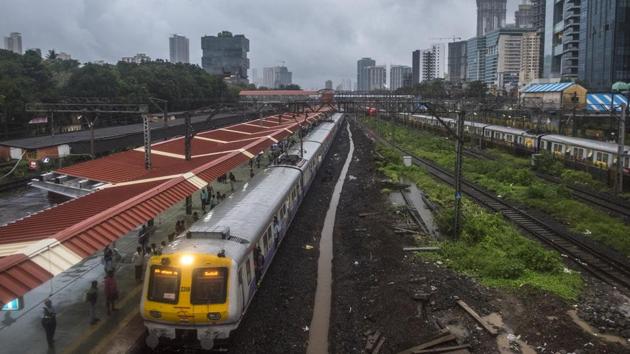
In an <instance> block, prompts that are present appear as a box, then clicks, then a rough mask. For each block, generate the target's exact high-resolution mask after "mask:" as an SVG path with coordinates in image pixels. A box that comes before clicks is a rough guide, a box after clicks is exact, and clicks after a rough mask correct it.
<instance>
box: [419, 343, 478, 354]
mask: <svg viewBox="0 0 630 354" xmlns="http://www.w3.org/2000/svg"><path fill="white" fill-rule="evenodd" d="M468 348H470V344H462V345H453V346H450V347H440V348H431V349H423V350H415V351H414V352H413V353H414V354H429V353H452V352H454V351H456V350H460V349H468Z"/></svg>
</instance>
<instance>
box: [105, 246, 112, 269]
mask: <svg viewBox="0 0 630 354" xmlns="http://www.w3.org/2000/svg"><path fill="white" fill-rule="evenodd" d="M103 265H104V266H105V273H107V272H109V271H111V270H113V269H114V251H112V249H111V248H109V245H107V246H105V249H104V250H103Z"/></svg>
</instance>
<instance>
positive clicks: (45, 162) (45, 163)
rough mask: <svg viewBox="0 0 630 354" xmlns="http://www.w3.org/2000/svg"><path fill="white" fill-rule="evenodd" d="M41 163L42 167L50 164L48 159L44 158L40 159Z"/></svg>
mask: <svg viewBox="0 0 630 354" xmlns="http://www.w3.org/2000/svg"><path fill="white" fill-rule="evenodd" d="M42 163H43V164H44V165H48V164H49V163H50V157H48V156H46V157H44V158H43V159H42Z"/></svg>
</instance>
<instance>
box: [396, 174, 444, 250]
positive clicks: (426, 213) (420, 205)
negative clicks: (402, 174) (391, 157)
mask: <svg viewBox="0 0 630 354" xmlns="http://www.w3.org/2000/svg"><path fill="white" fill-rule="evenodd" d="M401 183H403V184H408V185H409V188H407V190H405V191H404V192H403V193H405V197H407V199H408V200H409V201H410V202H411V205H413V207H414V208H416V210H417V211H418V214H420V218H421V219H422V221H423V222H424V224H425V226H426V228H427V230H428V231H429V234H430V235H431V236H433V237H435V238H436V237H437V236H438V235H439V231H438V228H437V225H436V224H435V220H434V219H433V211H431V209H429V206H428V205H427V204H426V203H425V202H424V199H422V191H420V189H418V186H416V184H415V183H413V182H411V181H409V180H407V179H402V181H401Z"/></svg>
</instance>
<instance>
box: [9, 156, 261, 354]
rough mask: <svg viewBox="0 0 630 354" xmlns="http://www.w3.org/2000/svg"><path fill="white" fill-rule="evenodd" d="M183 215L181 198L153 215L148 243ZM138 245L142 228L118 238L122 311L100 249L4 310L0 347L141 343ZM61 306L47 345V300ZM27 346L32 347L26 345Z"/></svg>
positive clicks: (90, 348)
mask: <svg viewBox="0 0 630 354" xmlns="http://www.w3.org/2000/svg"><path fill="white" fill-rule="evenodd" d="M262 160H263V161H264V163H263V164H261V166H260V168H257V167H256V165H255V164H254V166H253V169H254V173H257V172H258V171H259V170H260V169H261V168H264V167H266V165H267V163H266V162H267V161H268V159H267V158H266V156H265V157H264V158H263V159H262ZM232 173H234V175H235V177H236V180H237V182H236V183H235V184H234V190H238V189H239V188H242V186H243V185H244V184H245V183H247V182H248V180H249V179H250V167H249V165H248V164H244V165H242V166H239V167H237V168H236V169H234V170H233V171H232ZM211 186H212V187H213V189H214V190H215V191H220V192H221V193H222V194H223V193H225V194H226V195H228V196H229V195H230V194H231V190H232V186H231V185H230V184H229V183H221V182H217V181H215V182H213V183H212V184H211ZM199 193H200V192H199V191H197V192H196V193H195V194H194V195H193V197H192V201H193V213H194V212H196V213H198V214H199V216H200V217H202V216H203V211H202V210H201V205H200V197H199ZM181 218H184V219H185V220H186V223H187V226H188V225H190V224H191V223H192V222H193V217H192V215H186V213H185V203H184V202H183V201H182V202H180V203H178V204H176V205H174V206H173V207H171V208H170V209H168V210H166V211H165V212H164V213H162V214H161V215H159V216H158V217H157V218H156V219H155V226H156V229H155V232H154V233H153V234H152V236H151V238H150V241H149V244H151V243H156V244H158V245H159V244H160V242H161V241H167V242H168V235H169V234H171V233H172V232H174V230H175V222H176V221H177V220H179V219H181ZM137 245H138V232H137V231H132V232H130V233H128V234H127V235H125V236H124V237H122V238H121V239H119V240H118V241H117V242H116V248H117V249H118V251H119V253H120V255H121V260H120V261H119V262H118V263H117V264H116V280H117V283H118V288H119V293H120V296H119V299H118V301H117V304H116V307H117V308H118V311H115V312H113V313H112V315H110V316H108V315H107V314H106V308H105V295H104V290H103V288H104V286H103V279H104V276H105V272H104V266H103V264H102V252H99V253H97V254H95V255H93V256H91V257H89V258H87V259H85V260H84V261H83V262H81V263H79V264H78V265H76V266H74V267H72V268H70V269H69V270H67V271H65V272H63V273H61V274H59V275H58V276H56V277H54V278H53V279H52V280H49V281H47V282H46V283H44V284H42V285H41V286H39V287H38V288H36V289H34V290H32V291H30V292H29V293H28V294H27V295H26V296H24V304H25V308H24V309H23V310H21V311H16V312H2V313H1V314H2V318H0V343H2V345H1V346H0V352H2V353H20V352H25V351H28V352H30V353H63V354H70V353H125V352H128V351H133V350H134V348H135V347H138V346H142V345H143V342H142V340H143V338H144V337H143V334H144V325H143V322H142V318H141V317H140V314H139V312H138V309H139V303H140V296H141V292H142V284H141V283H137V282H136V281H135V279H134V266H133V264H132V262H131V257H132V255H133V253H134V252H135V250H136V247H137ZM92 280H97V281H98V282H99V298H98V302H97V307H96V314H97V317H98V318H99V319H100V320H99V321H98V322H97V323H96V324H94V325H90V318H89V312H88V311H89V310H88V304H87V303H86V302H85V292H86V291H87V289H88V288H89V286H90V283H91V281H92ZM49 297H50V299H51V300H52V302H53V306H54V308H55V311H56V312H57V328H56V332H55V346H54V348H48V345H47V343H46V335H45V332H44V329H43V327H42V325H41V317H42V313H43V302H44V300H45V299H46V298H49ZM27 348H28V349H27Z"/></svg>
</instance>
